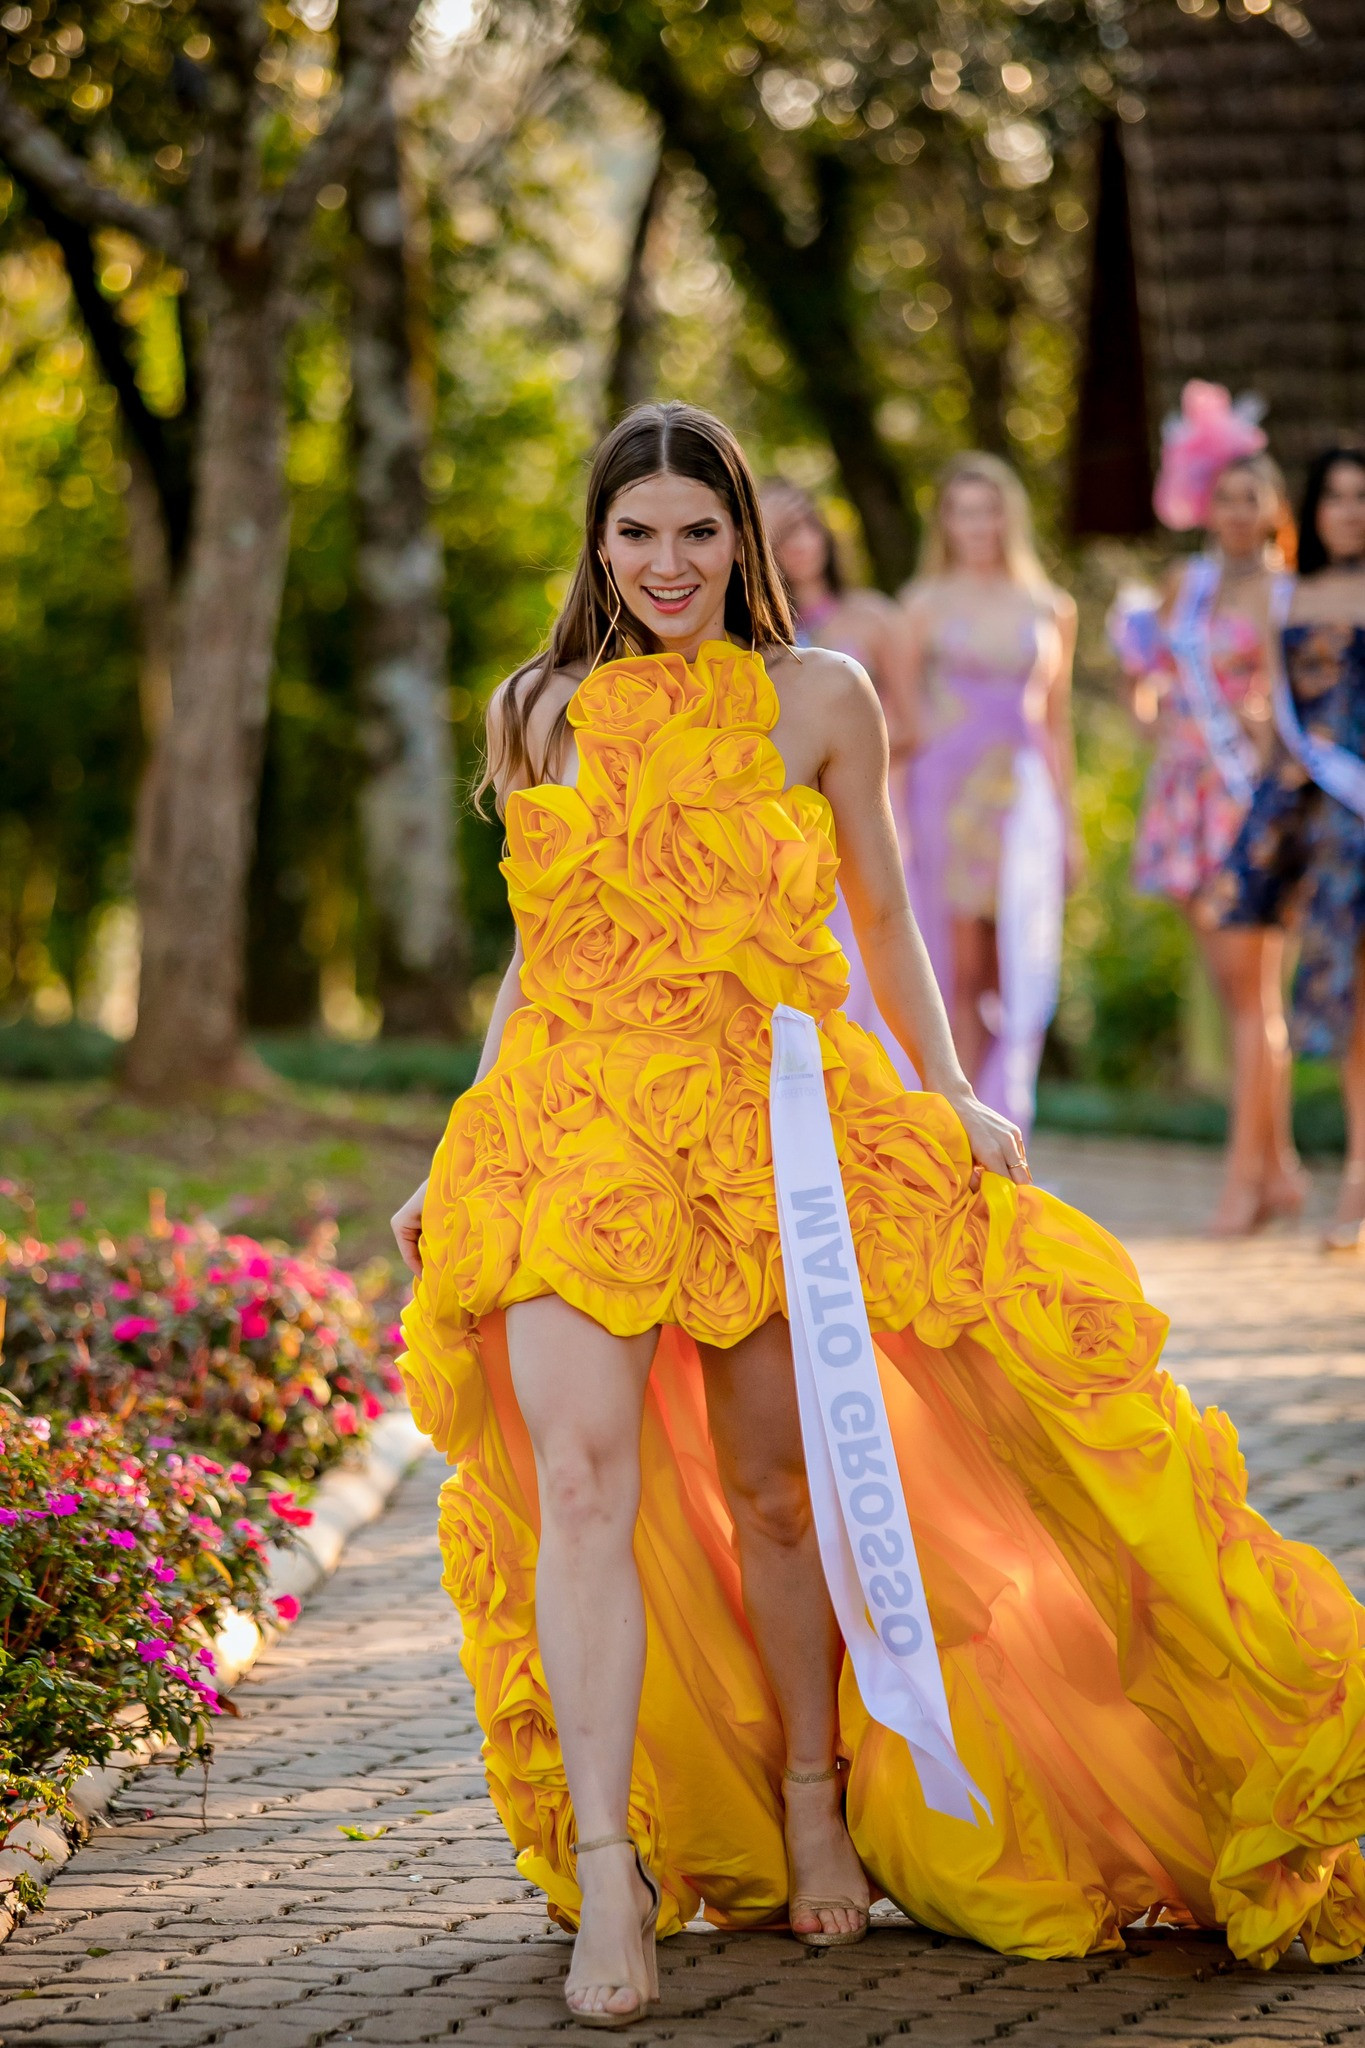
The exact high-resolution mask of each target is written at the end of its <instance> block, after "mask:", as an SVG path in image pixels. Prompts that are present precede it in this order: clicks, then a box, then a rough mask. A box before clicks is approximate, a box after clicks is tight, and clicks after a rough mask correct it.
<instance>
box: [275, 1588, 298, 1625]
mask: <svg viewBox="0 0 1365 2048" xmlns="http://www.w3.org/2000/svg"><path fill="white" fill-rule="evenodd" d="M275 1612H276V1614H278V1616H279V1618H280V1620H281V1621H297V1620H298V1618H299V1603H298V1601H297V1600H296V1599H295V1598H294V1596H293V1594H292V1593H281V1594H279V1596H278V1597H277V1599H276V1601H275Z"/></svg>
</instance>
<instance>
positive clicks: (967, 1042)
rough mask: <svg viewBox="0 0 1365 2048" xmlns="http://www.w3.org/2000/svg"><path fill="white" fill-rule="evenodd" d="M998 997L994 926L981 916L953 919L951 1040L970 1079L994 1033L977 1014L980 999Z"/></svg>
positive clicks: (980, 1063) (980, 1015) (998, 973)
mask: <svg viewBox="0 0 1365 2048" xmlns="http://www.w3.org/2000/svg"><path fill="white" fill-rule="evenodd" d="M992 997H993V998H994V999H995V1001H996V1003H997V1004H998V1002H999V1000H1000V963H999V959H998V956H997V953H996V945H995V926H994V924H993V923H992V922H991V921H990V919H988V918H984V917H955V918H954V919H953V988H952V1005H951V1007H952V1022H953V1042H954V1044H955V1045H956V1047H957V1056H958V1058H959V1059H960V1060H961V1062H962V1065H963V1068H964V1070H965V1072H966V1074H967V1076H968V1078H969V1079H970V1080H972V1081H975V1080H976V1079H977V1077H978V1076H979V1074H980V1072H981V1068H982V1065H983V1063H984V1061H985V1058H986V1053H987V1051H988V1050H989V1048H990V1043H991V1040H992V1038H993V1037H994V1035H995V1034H994V1033H993V1032H992V1031H991V1030H990V1029H989V1028H988V1027H987V1024H986V1021H985V1018H984V1017H983V1016H982V1014H981V1009H982V1001H983V999H990V998H992Z"/></svg>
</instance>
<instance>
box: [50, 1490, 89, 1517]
mask: <svg viewBox="0 0 1365 2048" xmlns="http://www.w3.org/2000/svg"><path fill="white" fill-rule="evenodd" d="M47 1504H48V1506H49V1508H50V1509H51V1510H52V1512H53V1514H54V1515H75V1514H79V1513H80V1506H81V1497H80V1495H79V1494H78V1493H50V1494H49V1495H48V1496H47Z"/></svg>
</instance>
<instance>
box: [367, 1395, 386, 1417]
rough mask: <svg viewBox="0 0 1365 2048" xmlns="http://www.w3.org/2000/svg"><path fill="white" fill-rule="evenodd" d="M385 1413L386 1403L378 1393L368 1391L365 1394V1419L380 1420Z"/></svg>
mask: <svg viewBox="0 0 1365 2048" xmlns="http://www.w3.org/2000/svg"><path fill="white" fill-rule="evenodd" d="M383 1413H384V1403H383V1402H382V1401H381V1400H380V1398H379V1396H378V1394H371V1393H368V1392H367V1393H366V1395H365V1420H366V1421H367V1422H378V1420H379V1418H380V1416H381V1415H382V1414H383Z"/></svg>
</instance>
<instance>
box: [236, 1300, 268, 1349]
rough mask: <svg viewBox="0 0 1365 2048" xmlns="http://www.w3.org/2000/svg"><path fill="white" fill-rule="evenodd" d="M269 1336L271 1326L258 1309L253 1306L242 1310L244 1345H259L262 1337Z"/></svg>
mask: <svg viewBox="0 0 1365 2048" xmlns="http://www.w3.org/2000/svg"><path fill="white" fill-rule="evenodd" d="M269 1335H270V1324H269V1322H268V1321H267V1320H266V1318H265V1317H264V1316H263V1315H262V1314H261V1311H260V1310H259V1309H258V1308H256V1307H254V1306H253V1307H252V1308H246V1309H243V1310H242V1342H243V1343H244V1344H255V1343H258V1342H259V1341H260V1339H261V1338H262V1337H268V1336H269Z"/></svg>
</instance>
